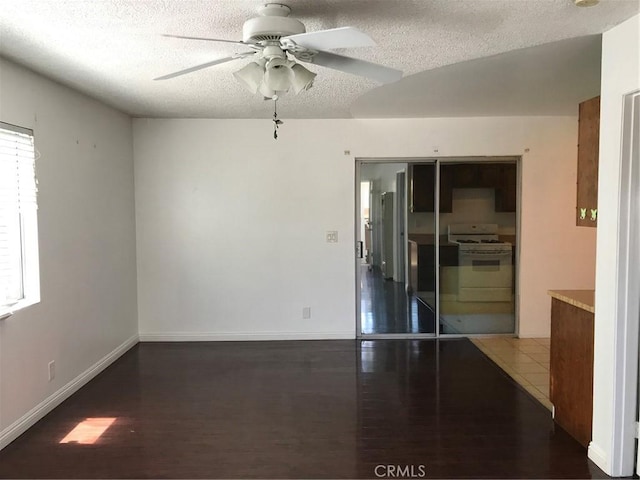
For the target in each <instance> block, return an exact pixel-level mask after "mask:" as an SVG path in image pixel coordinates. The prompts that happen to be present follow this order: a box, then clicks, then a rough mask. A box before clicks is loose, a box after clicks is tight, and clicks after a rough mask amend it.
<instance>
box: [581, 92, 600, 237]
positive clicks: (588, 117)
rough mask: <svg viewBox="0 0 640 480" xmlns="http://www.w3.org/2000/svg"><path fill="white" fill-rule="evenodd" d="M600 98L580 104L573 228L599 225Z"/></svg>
mask: <svg viewBox="0 0 640 480" xmlns="http://www.w3.org/2000/svg"><path fill="white" fill-rule="evenodd" d="M599 142H600V97H595V98H592V99H591V100H587V101H586V102H582V103H581V104H580V107H579V124H578V188H577V205H576V225H577V226H579V227H595V226H596V225H597V224H598V222H597V220H598V217H597V215H598V158H599V151H600V145H599Z"/></svg>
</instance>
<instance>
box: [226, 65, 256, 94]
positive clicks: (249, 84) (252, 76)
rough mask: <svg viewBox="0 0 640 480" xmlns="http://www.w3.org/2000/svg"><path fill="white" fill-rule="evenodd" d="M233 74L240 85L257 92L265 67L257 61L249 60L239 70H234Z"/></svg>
mask: <svg viewBox="0 0 640 480" xmlns="http://www.w3.org/2000/svg"><path fill="white" fill-rule="evenodd" d="M233 76H234V77H235V78H236V80H237V81H238V83H239V84H240V85H242V86H243V87H244V88H246V89H247V90H249V91H250V92H251V93H257V92H258V87H260V84H261V83H262V77H264V67H262V66H260V65H258V64H257V63H256V62H249V63H247V64H246V65H245V66H244V67H242V68H241V69H240V70H238V71H237V72H233Z"/></svg>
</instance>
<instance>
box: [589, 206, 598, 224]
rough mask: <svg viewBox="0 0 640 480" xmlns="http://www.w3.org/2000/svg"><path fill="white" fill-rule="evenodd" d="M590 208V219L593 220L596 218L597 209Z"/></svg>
mask: <svg viewBox="0 0 640 480" xmlns="http://www.w3.org/2000/svg"><path fill="white" fill-rule="evenodd" d="M590 210H591V221H592V222H595V221H596V220H597V219H598V209H597V208H592V209H590Z"/></svg>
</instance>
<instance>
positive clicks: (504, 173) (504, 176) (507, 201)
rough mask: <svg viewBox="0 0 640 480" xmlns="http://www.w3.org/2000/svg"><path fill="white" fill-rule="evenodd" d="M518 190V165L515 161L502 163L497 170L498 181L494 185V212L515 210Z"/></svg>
mask: <svg viewBox="0 0 640 480" xmlns="http://www.w3.org/2000/svg"><path fill="white" fill-rule="evenodd" d="M517 192H518V166H517V165H516V164H515V163H502V164H500V170H499V183H498V184H497V186H496V200H495V201H496V212H515V211H516V207H517V196H518V195H517Z"/></svg>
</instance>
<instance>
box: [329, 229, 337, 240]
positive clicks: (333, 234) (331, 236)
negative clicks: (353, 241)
mask: <svg viewBox="0 0 640 480" xmlns="http://www.w3.org/2000/svg"><path fill="white" fill-rule="evenodd" d="M327 243H338V232H337V231H336V230H330V231H328V232H327Z"/></svg>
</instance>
